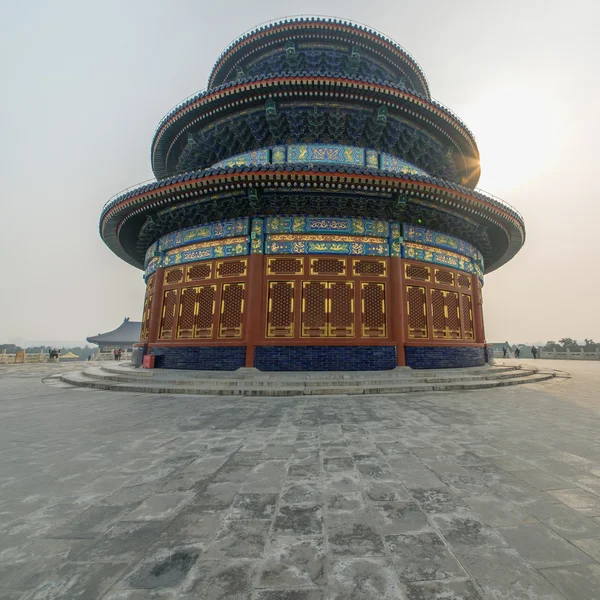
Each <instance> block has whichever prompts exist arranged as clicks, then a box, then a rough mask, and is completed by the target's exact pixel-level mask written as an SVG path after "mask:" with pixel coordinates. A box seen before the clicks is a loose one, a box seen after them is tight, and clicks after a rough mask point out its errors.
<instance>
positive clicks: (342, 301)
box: [328, 281, 354, 337]
mask: <svg viewBox="0 0 600 600" xmlns="http://www.w3.org/2000/svg"><path fill="white" fill-rule="evenodd" d="M328 287H329V303H328V305H329V327H328V334H329V336H330V337H349V336H353V335H354V282H353V281H332V282H330V283H329V284H328Z"/></svg>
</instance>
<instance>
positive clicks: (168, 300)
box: [159, 290, 177, 340]
mask: <svg viewBox="0 0 600 600" xmlns="http://www.w3.org/2000/svg"><path fill="white" fill-rule="evenodd" d="M176 304H177V290H167V291H165V292H164V294H163V303H162V316H161V321H160V333H159V338H160V339H163V340H166V339H170V338H171V337H172V336H173V326H174V324H175V306H176Z"/></svg>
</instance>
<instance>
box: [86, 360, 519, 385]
mask: <svg viewBox="0 0 600 600" xmlns="http://www.w3.org/2000/svg"><path fill="white" fill-rule="evenodd" d="M96 368H98V367H96ZM99 368H100V369H102V371H105V372H107V373H110V374H114V375H135V376H136V378H143V379H144V380H145V379H148V378H153V379H157V378H160V379H161V380H164V381H180V380H181V379H189V380H192V379H201V380H207V379H223V378H224V376H226V377H227V378H228V379H230V380H235V379H247V378H249V377H252V378H253V379H261V380H268V379H273V378H276V379H278V380H281V379H282V378H283V379H289V380H293V381H310V382H327V383H330V384H331V383H332V382H334V381H336V382H337V381H341V382H346V381H349V380H351V381H361V380H365V379H371V378H377V379H378V380H380V379H386V378H390V379H396V378H398V377H420V378H423V377H449V378H455V377H461V376H464V375H482V374H485V373H487V374H497V373H508V372H513V371H518V370H519V369H521V365H502V366H485V367H470V368H464V369H424V370H419V369H410V368H408V367H399V368H398V369H393V370H390V371H326V372H320V371H316V372H315V371H313V372H311V373H307V372H305V371H277V372H274V371H258V370H254V369H250V370H244V371H242V370H238V371H192V370H190V371H187V370H182V369H140V368H134V367H132V366H130V365H129V364H128V363H125V364H122V365H119V366H105V365H101V366H100V367H99Z"/></svg>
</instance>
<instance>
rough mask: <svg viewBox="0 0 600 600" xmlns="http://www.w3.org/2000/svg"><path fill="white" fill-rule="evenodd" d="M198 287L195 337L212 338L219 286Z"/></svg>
mask: <svg viewBox="0 0 600 600" xmlns="http://www.w3.org/2000/svg"><path fill="white" fill-rule="evenodd" d="M196 289H197V290H198V294H197V308H196V320H195V323H194V325H195V327H194V337H196V338H202V339H210V338H212V336H213V329H214V321H215V302H216V296H217V286H216V285H201V286H200V287H198V288H196Z"/></svg>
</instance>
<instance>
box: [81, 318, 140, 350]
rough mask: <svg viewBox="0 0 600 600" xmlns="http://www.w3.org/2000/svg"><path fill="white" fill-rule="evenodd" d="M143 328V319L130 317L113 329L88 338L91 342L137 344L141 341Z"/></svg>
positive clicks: (99, 343)
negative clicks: (134, 319)
mask: <svg viewBox="0 0 600 600" xmlns="http://www.w3.org/2000/svg"><path fill="white" fill-rule="evenodd" d="M141 330H142V323H141V321H130V320H129V317H127V318H125V320H124V321H123V322H122V323H121V325H119V327H117V328H116V329H114V330H113V331H108V332H107V333H99V334H98V335H93V336H90V337H89V338H87V341H88V342H90V344H97V345H99V346H100V345H102V344H124V345H125V344H128V345H129V344H135V343H136V342H139V341H140V332H141Z"/></svg>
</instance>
